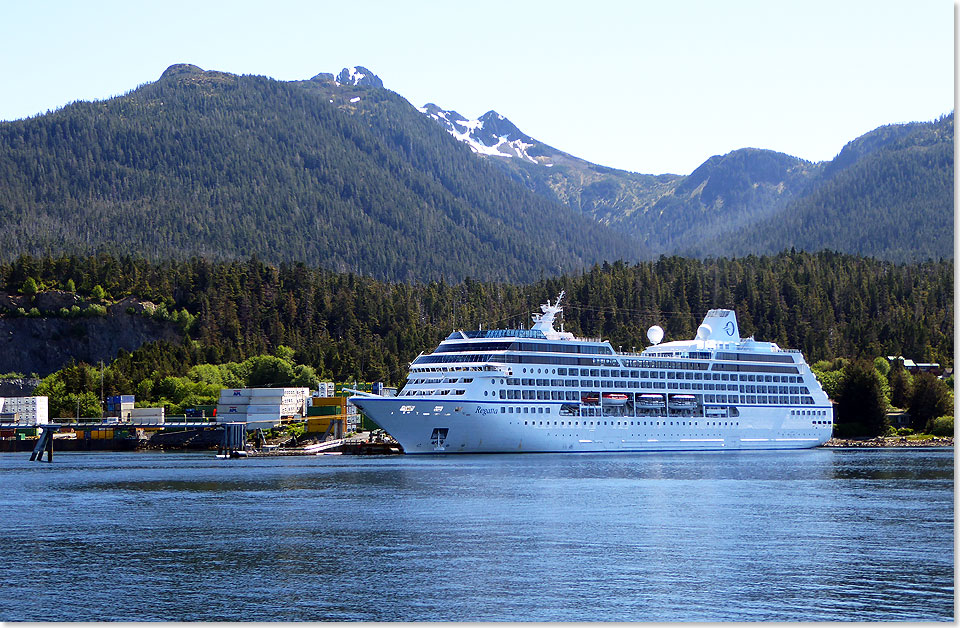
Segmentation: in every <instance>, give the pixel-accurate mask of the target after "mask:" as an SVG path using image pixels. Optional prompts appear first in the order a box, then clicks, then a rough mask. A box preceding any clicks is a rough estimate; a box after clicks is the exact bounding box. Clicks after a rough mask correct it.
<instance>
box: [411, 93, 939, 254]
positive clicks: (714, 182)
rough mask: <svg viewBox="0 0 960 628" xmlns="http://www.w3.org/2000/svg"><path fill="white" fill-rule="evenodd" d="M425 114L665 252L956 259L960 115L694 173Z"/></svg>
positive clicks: (733, 159) (721, 162) (484, 120)
mask: <svg viewBox="0 0 960 628" xmlns="http://www.w3.org/2000/svg"><path fill="white" fill-rule="evenodd" d="M420 111H421V112H422V113H424V114H425V115H427V116H428V117H430V118H431V119H433V120H435V121H436V122H438V123H439V124H440V126H441V128H443V129H445V130H446V131H447V132H448V133H450V134H451V135H453V137H455V138H456V139H458V140H460V141H461V142H464V143H466V144H467V145H468V146H469V147H470V148H471V149H472V150H473V151H474V152H475V153H477V154H479V155H482V156H483V157H485V158H488V160H490V161H492V162H494V163H496V164H497V165H498V166H500V167H501V168H502V169H503V170H504V171H506V172H508V173H510V174H511V176H513V177H514V178H515V179H516V180H517V181H520V182H522V183H523V184H524V185H526V186H527V187H528V188H529V189H530V190H532V191H534V192H537V193H538V194H540V195H542V196H545V197H547V198H550V199H551V200H556V201H559V202H563V203H566V204H567V205H569V206H570V207H571V208H573V209H576V210H578V211H580V212H582V213H584V214H586V215H589V216H591V217H593V218H594V219H595V220H597V221H599V222H601V223H603V224H606V225H609V226H612V227H615V228H616V229H617V230H619V231H621V232H623V233H626V234H628V235H630V236H632V237H634V238H636V239H637V240H638V241H639V242H642V243H643V244H645V245H646V246H648V247H649V249H650V250H651V251H653V252H656V253H661V254H662V253H667V254H681V255H699V256H705V255H730V254H735V255H748V254H752V253H772V252H776V251H780V250H784V249H789V248H791V247H795V248H802V249H805V250H820V249H823V248H832V249H834V250H838V251H844V252H850V253H859V254H864V255H876V256H879V257H881V258H885V259H891V260H897V261H905V260H918V259H927V258H930V257H933V258H936V257H952V254H953V244H952V242H953V222H952V216H953V214H952V203H953V194H952V186H953V178H952V177H953V159H952V145H953V115H952V114H951V115H949V116H946V117H944V118H942V119H941V120H938V121H936V122H931V123H910V124H901V125H889V126H885V127H881V128H879V129H876V130H874V131H871V132H870V133H867V134H865V135H863V136H861V137H859V138H857V139H855V140H853V141H851V142H850V143H848V144H847V145H846V146H845V147H844V149H843V150H842V151H841V152H840V154H839V155H837V157H836V158H835V159H833V160H831V161H828V162H821V163H813V162H809V161H806V160H803V159H800V158H797V157H793V156H790V155H785V154H783V153H777V152H774V151H770V150H762V149H757V148H744V149H739V150H734V151H732V152H730V153H727V154H726V155H715V156H713V157H710V158H709V159H708V160H706V161H705V162H704V163H703V164H701V165H700V166H699V167H698V168H697V169H696V170H694V171H693V172H692V173H690V174H689V175H686V176H681V175H669V174H668V175H659V176H653V175H644V174H637V173H631V172H626V171H623V170H616V169H612V168H605V167H603V166H599V165H597V164H592V163H590V162H587V161H585V160H582V159H579V158H577V157H574V156H572V155H569V154H567V153H564V152H562V151H560V150H558V149H556V148H554V147H552V146H550V145H548V144H545V143H543V142H541V141H539V140H537V139H535V138H532V137H530V136H528V135H526V134H525V133H523V132H522V131H520V129H519V128H517V126H516V125H515V124H513V123H512V122H510V121H509V120H507V119H506V118H504V117H503V116H501V115H499V114H497V113H496V112H494V111H490V112H487V113H486V114H484V115H483V116H481V117H480V118H478V119H477V120H468V119H466V118H465V117H464V116H462V115H460V114H459V113H457V112H455V111H448V110H444V109H442V108H440V107H439V106H437V105H436V104H433V103H430V104H428V105H426V106H425V107H423V108H421V109H420ZM881 172H882V173H883V175H882V176H880V175H878V173H881ZM868 228H869V229H872V231H871V232H870V233H866V230H867V229H868Z"/></svg>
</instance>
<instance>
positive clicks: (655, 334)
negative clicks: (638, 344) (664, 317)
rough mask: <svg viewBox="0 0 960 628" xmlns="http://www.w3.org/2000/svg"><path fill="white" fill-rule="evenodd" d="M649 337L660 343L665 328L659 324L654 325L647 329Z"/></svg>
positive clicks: (654, 342) (652, 341) (653, 341)
mask: <svg viewBox="0 0 960 628" xmlns="http://www.w3.org/2000/svg"><path fill="white" fill-rule="evenodd" d="M647 338H648V339H649V340H650V342H651V343H652V344H655V345H658V344H660V341H661V340H663V328H662V327H660V326H659V325H654V326H653V327H651V328H650V329H648V330H647Z"/></svg>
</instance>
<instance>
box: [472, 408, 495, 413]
mask: <svg viewBox="0 0 960 628" xmlns="http://www.w3.org/2000/svg"><path fill="white" fill-rule="evenodd" d="M474 412H476V413H477V414H499V411H498V410H497V408H481V407H480V406H477V409H476V410H474Z"/></svg>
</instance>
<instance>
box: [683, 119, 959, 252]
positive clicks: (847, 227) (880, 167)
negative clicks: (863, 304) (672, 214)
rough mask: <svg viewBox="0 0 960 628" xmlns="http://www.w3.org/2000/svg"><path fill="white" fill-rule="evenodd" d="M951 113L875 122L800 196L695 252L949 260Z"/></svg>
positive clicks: (951, 229) (951, 173) (705, 244)
mask: <svg viewBox="0 0 960 628" xmlns="http://www.w3.org/2000/svg"><path fill="white" fill-rule="evenodd" d="M953 174H954V171H953V116H952V115H950V116H946V117H944V118H941V119H940V120H937V121H936V122H933V123H923V124H918V123H914V124H908V125H896V126H890V127H882V128H881V129H877V130H876V131H873V132H871V133H870V134H867V135H865V136H863V137H861V138H858V139H857V140H855V141H854V142H851V143H850V144H848V145H847V146H846V147H845V148H844V149H843V151H841V153H840V154H839V155H838V156H837V158H836V159H834V160H833V161H832V162H830V163H829V164H827V167H826V168H825V169H824V177H823V180H822V181H821V182H819V184H818V185H817V186H816V188H815V189H814V190H813V191H812V192H811V193H810V194H809V195H807V196H804V197H803V198H800V199H797V200H796V201H795V202H793V203H790V204H789V205H787V206H786V207H785V208H784V209H783V210H781V211H780V212H778V213H776V214H775V215H773V216H771V217H769V218H768V219H766V220H764V221H761V222H759V223H757V224H756V225H753V226H752V227H751V228H749V229H746V230H744V231H742V232H741V233H737V234H731V235H730V236H728V237H721V238H717V239H716V240H715V241H713V242H704V243H703V245H702V248H701V249H699V251H697V252H699V253H700V254H703V253H706V254H713V255H719V254H721V253H722V252H723V253H726V254H730V253H731V252H733V253H739V254H741V255H742V254H746V253H764V252H773V251H779V250H783V249H785V248H789V247H791V246H792V247H796V248H798V249H804V250H810V251H814V250H820V249H824V248H829V249H833V250H838V251H844V252H849V253H854V254H858V255H870V256H874V257H879V258H881V259H887V260H892V261H897V262H903V261H913V260H920V259H929V258H934V259H935V258H940V257H943V258H952V257H953V230H954V224H953Z"/></svg>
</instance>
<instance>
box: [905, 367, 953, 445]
mask: <svg viewBox="0 0 960 628" xmlns="http://www.w3.org/2000/svg"><path fill="white" fill-rule="evenodd" d="M909 411H910V427H912V428H913V429H914V430H917V431H924V430H926V429H927V424H928V423H929V422H930V421H931V420H932V419H935V418H937V417H940V416H944V415H952V414H953V396H952V395H951V393H950V389H949V388H948V387H947V385H946V384H944V383H943V381H942V380H940V379H939V378H938V377H937V376H936V375H933V374H931V373H917V375H915V376H914V378H913V394H912V395H911V396H910V405H909Z"/></svg>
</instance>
